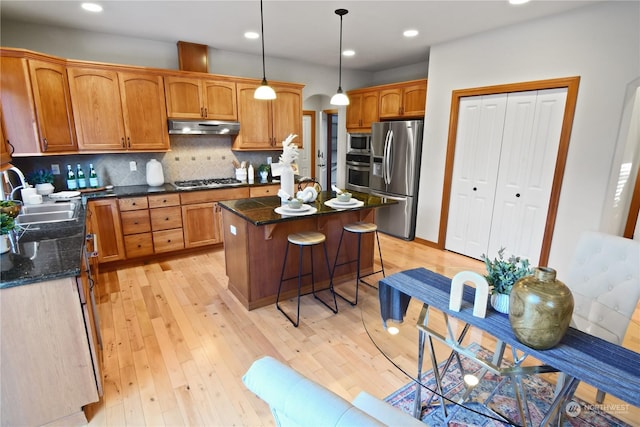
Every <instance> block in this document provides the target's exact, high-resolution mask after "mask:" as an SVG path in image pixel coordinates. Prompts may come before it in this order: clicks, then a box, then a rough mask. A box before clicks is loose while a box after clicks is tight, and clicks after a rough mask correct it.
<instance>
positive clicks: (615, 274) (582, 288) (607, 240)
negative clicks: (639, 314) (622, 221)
mask: <svg viewBox="0 0 640 427" xmlns="http://www.w3.org/2000/svg"><path fill="white" fill-rule="evenodd" d="M562 280H563V281H564V283H565V284H566V285H567V286H568V287H569V289H571V293H572V294H573V299H574V310H573V317H572V320H571V326H572V327H574V328H576V329H579V330H581V331H583V332H586V333H588V334H591V335H594V336H597V337H599V338H602V339H604V340H606V341H609V342H611V343H614V344H618V345H622V341H623V340H624V336H625V333H626V331H627V327H628V326H629V322H630V321H631V316H633V313H634V311H635V310H636V306H637V305H638V301H639V300H640V242H639V241H636V240H632V239H627V238H624V237H620V236H615V235H611V234H605V233H600V232H595V231H586V232H583V233H582V234H581V236H580V238H579V240H578V244H577V246H576V250H575V252H574V254H573V258H572V261H571V263H570V266H569V271H568V275H567V276H566V277H563V278H562ZM562 379H563V378H561V379H559V381H558V382H559V383H562V382H563V381H561V380H562ZM603 400H604V392H602V391H600V390H598V394H597V396H596V401H597V402H598V403H602V401H603Z"/></svg>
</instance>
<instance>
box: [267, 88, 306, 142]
mask: <svg viewBox="0 0 640 427" xmlns="http://www.w3.org/2000/svg"><path fill="white" fill-rule="evenodd" d="M274 90H275V91H276V99H274V100H273V101H271V107H272V110H273V111H272V114H273V116H272V120H273V125H272V126H273V132H272V135H273V138H274V145H275V147H276V148H278V149H280V148H281V144H282V141H283V140H285V139H286V138H287V136H289V135H290V134H294V135H298V138H296V139H295V140H294V141H293V142H294V143H295V144H296V145H297V146H298V147H302V91H301V90H300V89H294V88H287V87H278V86H275V85H274Z"/></svg>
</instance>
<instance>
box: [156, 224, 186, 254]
mask: <svg viewBox="0 0 640 427" xmlns="http://www.w3.org/2000/svg"><path fill="white" fill-rule="evenodd" d="M153 249H154V251H155V252H156V253H160V252H171V251H177V250H180V249H184V237H183V236H182V228H178V229H173V230H164V231H154V232H153Z"/></svg>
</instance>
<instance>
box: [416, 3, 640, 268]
mask: <svg viewBox="0 0 640 427" xmlns="http://www.w3.org/2000/svg"><path fill="white" fill-rule="evenodd" d="M639 16H640V3H638V2H603V3H598V4H595V5H590V6H587V7H584V8H580V9H576V10H574V11H571V12H568V13H565V14H561V15H557V16H554V17H550V18H545V19H540V20H536V21H532V22H529V23H525V24H520V25H517V26H512V27H508V28H503V29H500V30H495V31H491V32H486V33H482V34H478V35H475V36H473V37H469V38H465V39H461V40H457V41H454V42H450V43H443V44H441V45H437V46H433V47H432V48H431V55H430V58H429V80H428V90H427V93H428V95H427V106H426V114H425V137H424V148H423V156H422V170H421V179H420V195H419V202H418V210H419V217H420V218H429V220H428V221H424V220H421V221H419V222H418V225H417V231H416V235H417V236H418V237H420V238H422V239H425V240H429V241H437V238H438V227H439V220H440V206H441V202H442V185H443V174H444V167H445V153H446V147H447V136H448V126H449V110H450V106H451V92H452V91H453V90H456V89H465V88H472V87H481V86H489V85H495V84H504V83H514V82H524V81H531V80H541V79H550V78H558V77H567V76H580V77H581V81H580V88H579V92H578V101H577V107H576V113H575V120H574V124H573V131H572V134H571V141H570V147H569V153H568V159H567V165H566V170H565V175H564V182H563V185H562V192H561V195H560V203H559V207H558V216H557V222H556V226H555V232H554V237H553V242H552V246H551V253H550V259H549V266H551V267H553V268H556V269H557V270H558V276H559V278H560V279H562V271H566V267H567V265H568V261H569V258H570V256H571V253H572V252H573V249H574V246H575V243H576V240H577V238H578V235H579V233H580V232H581V231H583V230H597V229H598V228H599V226H600V219H601V214H602V210H603V204H604V203H605V200H606V198H607V197H606V188H607V183H608V180H609V176H610V174H611V170H612V159H613V154H614V152H615V144H616V137H617V134H618V125H619V123H620V116H621V112H622V106H623V101H624V95H625V89H626V86H627V83H629V82H630V81H631V80H633V79H634V78H635V77H637V76H639V75H640V55H639V52H640V25H639V19H638V17H639Z"/></svg>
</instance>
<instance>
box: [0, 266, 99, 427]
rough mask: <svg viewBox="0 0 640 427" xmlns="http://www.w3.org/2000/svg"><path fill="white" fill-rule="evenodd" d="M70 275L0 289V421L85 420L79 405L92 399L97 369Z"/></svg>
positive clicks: (82, 307)
mask: <svg viewBox="0 0 640 427" xmlns="http://www.w3.org/2000/svg"><path fill="white" fill-rule="evenodd" d="M76 280H80V279H79V278H75V277H67V278H63V279H58V280H51V281H46V282H40V283H33V284H28V285H22V286H15V287H12V288H6V289H1V290H0V313H1V314H0V318H1V321H2V334H0V349H1V355H0V357H1V359H2V363H1V364H0V405H1V408H2V425H3V426H5V425H6V426H41V425H49V424H50V423H54V422H55V425H86V424H87V419H86V417H85V415H84V413H83V411H82V407H83V406H85V405H87V404H89V403H92V402H97V401H98V399H99V394H98V386H97V384H96V375H97V376H101V374H100V365H99V363H98V365H97V366H95V365H94V363H95V360H96V359H95V358H94V357H92V351H91V347H90V341H89V340H91V339H93V338H94V337H95V335H94V334H91V333H88V329H87V323H86V320H85V316H84V310H85V308H86V304H85V303H84V302H83V299H84V298H85V296H84V295H83V293H84V292H82V294H81V292H79V290H80V289H83V290H84V289H85V288H84V287H83V286H78V283H77V282H76ZM94 344H95V343H94ZM96 372H97V374H96Z"/></svg>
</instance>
